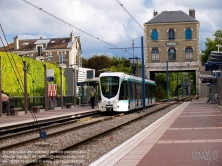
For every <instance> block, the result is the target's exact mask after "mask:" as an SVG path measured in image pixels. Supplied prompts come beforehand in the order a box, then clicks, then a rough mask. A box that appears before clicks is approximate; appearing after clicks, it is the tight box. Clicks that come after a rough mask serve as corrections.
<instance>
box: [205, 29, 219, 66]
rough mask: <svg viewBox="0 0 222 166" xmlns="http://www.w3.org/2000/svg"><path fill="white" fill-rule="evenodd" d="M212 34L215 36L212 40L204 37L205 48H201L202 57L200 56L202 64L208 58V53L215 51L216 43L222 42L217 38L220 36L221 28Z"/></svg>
mask: <svg viewBox="0 0 222 166" xmlns="http://www.w3.org/2000/svg"><path fill="white" fill-rule="evenodd" d="M213 36H215V38H214V39H213V40H211V39H210V38H206V40H207V41H206V42H205V45H206V49H205V50H202V54H203V55H202V58H201V61H202V65H204V64H205V63H206V62H207V60H208V58H209V55H210V54H211V51H217V46H216V45H218V44H220V45H221V44H222V41H220V40H219V38H222V30H217V31H216V32H215V33H214V34H213Z"/></svg>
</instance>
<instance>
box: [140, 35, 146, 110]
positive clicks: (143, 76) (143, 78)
mask: <svg viewBox="0 0 222 166" xmlns="http://www.w3.org/2000/svg"><path fill="white" fill-rule="evenodd" d="M143 51H144V50H143V36H141V53H142V96H143V109H146V105H145V102H146V101H145V97H146V96H145V66H144V52H143Z"/></svg>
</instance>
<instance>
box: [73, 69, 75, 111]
mask: <svg viewBox="0 0 222 166" xmlns="http://www.w3.org/2000/svg"><path fill="white" fill-rule="evenodd" d="M73 72H74V76H73V77H74V82H73V85H74V86H73V97H74V100H73V101H74V107H76V68H75V69H73Z"/></svg>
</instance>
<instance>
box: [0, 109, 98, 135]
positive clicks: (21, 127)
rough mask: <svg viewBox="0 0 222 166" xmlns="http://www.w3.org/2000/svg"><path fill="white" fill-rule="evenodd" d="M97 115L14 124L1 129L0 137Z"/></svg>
mask: <svg viewBox="0 0 222 166" xmlns="http://www.w3.org/2000/svg"><path fill="white" fill-rule="evenodd" d="M98 114H99V112H98V111H92V112H86V113H79V114H75V115H66V116H62V117H56V118H51V119H44V120H38V121H37V122H36V121H31V122H26V123H23V124H15V125H10V126H6V127H1V128H0V129H1V130H0V137H1V136H5V135H9V134H13V133H19V132H21V131H27V130H33V129H38V128H40V127H45V126H49V125H53V124H59V123H64V122H67V121H72V120H73V119H80V118H84V117H87V116H93V115H98Z"/></svg>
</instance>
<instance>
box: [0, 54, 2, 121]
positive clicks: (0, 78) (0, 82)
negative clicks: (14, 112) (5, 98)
mask: <svg viewBox="0 0 222 166" xmlns="http://www.w3.org/2000/svg"><path fill="white" fill-rule="evenodd" d="M0 117H2V57H1V56H0Z"/></svg>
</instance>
